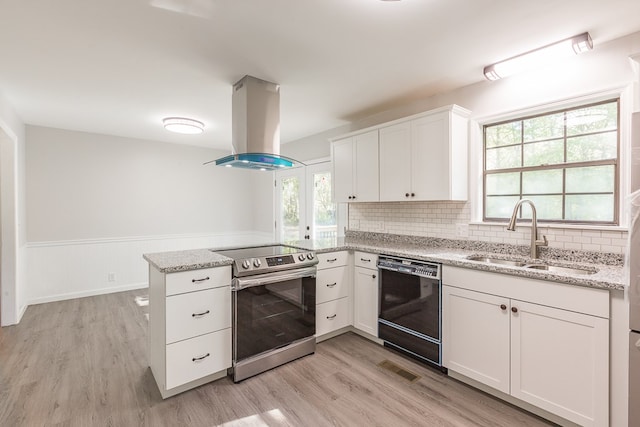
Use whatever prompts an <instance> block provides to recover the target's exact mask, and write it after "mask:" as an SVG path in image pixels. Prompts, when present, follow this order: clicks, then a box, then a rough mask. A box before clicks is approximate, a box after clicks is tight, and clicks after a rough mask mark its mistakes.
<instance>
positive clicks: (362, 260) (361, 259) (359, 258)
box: [354, 251, 378, 270]
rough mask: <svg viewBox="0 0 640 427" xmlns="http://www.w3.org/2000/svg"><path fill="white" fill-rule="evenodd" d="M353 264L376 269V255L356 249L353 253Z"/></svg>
mask: <svg viewBox="0 0 640 427" xmlns="http://www.w3.org/2000/svg"><path fill="white" fill-rule="evenodd" d="M354 264H355V266H356V267H364V268H371V269H373V270H377V269H378V255H375V254H370V253H367V252H360V251H356V252H355V254H354Z"/></svg>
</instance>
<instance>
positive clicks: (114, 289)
mask: <svg viewBox="0 0 640 427" xmlns="http://www.w3.org/2000/svg"><path fill="white" fill-rule="evenodd" d="M148 287H149V283H148V282H144V283H132V284H129V285H122V286H114V287H108V288H100V289H92V290H90V291H80V292H69V293H64V294H57V295H50V296H47V297H42V298H35V299H33V300H31V301H29V305H36V304H44V303H47V302H55V301H64V300H68V299H76V298H85V297H92V296H96V295H106V294H113V293H116V292H125V291H132V290H135V289H145V288H148ZM27 307H28V306H25V307H24V310H26V309H27ZM24 310H23V314H24ZM20 317H22V316H20Z"/></svg>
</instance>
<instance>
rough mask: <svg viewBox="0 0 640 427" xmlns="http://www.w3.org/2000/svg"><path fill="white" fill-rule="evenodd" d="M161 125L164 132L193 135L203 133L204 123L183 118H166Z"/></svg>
mask: <svg viewBox="0 0 640 427" xmlns="http://www.w3.org/2000/svg"><path fill="white" fill-rule="evenodd" d="M162 124H163V125H164V128H165V129H166V130H168V131H170V132H175V133H184V134H190V135H195V134H198V133H202V132H203V131H204V123H202V122H199V121H197V120H193V119H187V118H185V117H167V118H166V119H163V120H162Z"/></svg>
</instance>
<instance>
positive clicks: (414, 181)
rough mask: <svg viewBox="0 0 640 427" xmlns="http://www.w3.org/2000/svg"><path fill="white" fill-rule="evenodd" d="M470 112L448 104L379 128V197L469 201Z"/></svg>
mask: <svg viewBox="0 0 640 427" xmlns="http://www.w3.org/2000/svg"><path fill="white" fill-rule="evenodd" d="M468 115H469V111H467V110H465V109H463V108H460V107H458V106H455V105H454V106H450V107H446V108H442V109H438V110H434V111H432V112H427V113H423V114H420V115H416V116H412V118H408V119H404V120H403V121H396V122H394V124H391V125H389V126H386V127H383V128H381V129H380V131H379V132H380V141H379V144H380V200H381V201H411V200H421V201H424V200H466V199H467V144H468Z"/></svg>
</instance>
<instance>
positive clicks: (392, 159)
mask: <svg viewBox="0 0 640 427" xmlns="http://www.w3.org/2000/svg"><path fill="white" fill-rule="evenodd" d="M379 133H380V201H381V202H387V201H403V200H411V127H410V123H409V122H405V123H399V124H396V125H393V126H388V127H385V128H382V129H380V130H379Z"/></svg>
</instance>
